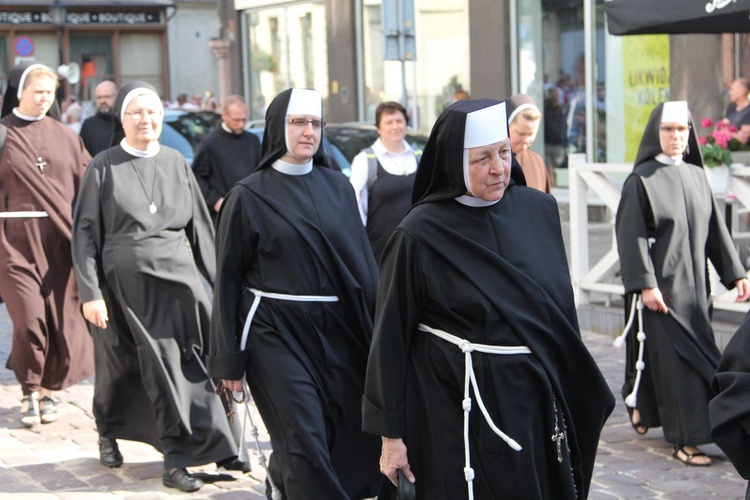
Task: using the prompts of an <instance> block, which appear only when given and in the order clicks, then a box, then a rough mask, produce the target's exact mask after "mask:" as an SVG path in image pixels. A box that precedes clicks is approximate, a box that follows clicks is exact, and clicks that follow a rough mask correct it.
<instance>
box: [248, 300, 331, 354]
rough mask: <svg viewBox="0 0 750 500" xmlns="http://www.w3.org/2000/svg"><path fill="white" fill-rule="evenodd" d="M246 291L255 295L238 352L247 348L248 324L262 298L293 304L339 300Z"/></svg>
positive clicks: (251, 320)
mask: <svg viewBox="0 0 750 500" xmlns="http://www.w3.org/2000/svg"><path fill="white" fill-rule="evenodd" d="M248 290H249V291H251V292H253V295H255V300H253V305H252V306H250V311H249V312H248V313H247V318H246V319H245V326H243V327H242V340H241V341H240V350H243V351H244V350H245V347H247V337H248V335H249V334H250V323H252V322H253V318H254V317H255V312H256V311H257V310H258V306H259V305H260V299H262V298H263V297H265V298H267V299H275V300H291V301H293V302H338V301H339V298H338V297H337V296H335V295H289V294H286V293H273V292H263V291H261V290H256V289H255V288H248Z"/></svg>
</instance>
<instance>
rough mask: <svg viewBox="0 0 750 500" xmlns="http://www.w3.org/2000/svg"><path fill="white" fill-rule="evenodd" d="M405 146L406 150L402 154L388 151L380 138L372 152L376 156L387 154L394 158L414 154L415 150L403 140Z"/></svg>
mask: <svg viewBox="0 0 750 500" xmlns="http://www.w3.org/2000/svg"><path fill="white" fill-rule="evenodd" d="M401 142H403V144H404V150H403V151H401V152H400V153H394V152H392V151H388V149H387V148H386V147H385V144H383V141H381V140H380V137H378V138H377V139H376V140H375V142H374V143H373V144H372V152H373V153H375V156H383V155H386V154H389V155H393V156H401V155H405V154H407V153H408V154H412V155H413V154H414V150H413V149H412V148H411V146H410V145H409V143H408V142H406V140H402V141H401Z"/></svg>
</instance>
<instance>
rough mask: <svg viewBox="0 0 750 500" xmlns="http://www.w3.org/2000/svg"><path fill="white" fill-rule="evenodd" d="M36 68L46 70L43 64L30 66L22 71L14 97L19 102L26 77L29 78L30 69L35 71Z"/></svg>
mask: <svg viewBox="0 0 750 500" xmlns="http://www.w3.org/2000/svg"><path fill="white" fill-rule="evenodd" d="M37 68H44V69H48V68H47V66H45V65H44V64H32V65H31V66H29V67H28V68H26V69H25V70H24V71H23V73H21V79H20V80H18V89H17V90H16V97H18V100H19V101H20V100H21V94H22V93H23V84H24V82H25V81H26V77H27V76H29V72H30V71H31V70H32V69H37Z"/></svg>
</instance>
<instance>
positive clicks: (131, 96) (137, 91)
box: [120, 87, 164, 121]
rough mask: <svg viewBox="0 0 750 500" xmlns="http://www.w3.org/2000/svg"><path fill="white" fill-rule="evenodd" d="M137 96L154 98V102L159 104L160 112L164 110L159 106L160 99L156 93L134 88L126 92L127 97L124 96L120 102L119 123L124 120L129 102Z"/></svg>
mask: <svg viewBox="0 0 750 500" xmlns="http://www.w3.org/2000/svg"><path fill="white" fill-rule="evenodd" d="M139 95H149V96H153V97H155V98H156V101H157V102H158V103H159V109H161V110H162V111H163V110H164V107H163V106H162V104H161V98H160V97H159V95H158V94H157V93H156V92H154V91H153V90H151V89H148V88H146V87H136V88H134V89H133V90H131V91H130V92H128V93H127V95H126V96H125V99H123V100H122V108H121V109H120V121H122V120H123V118H125V110H127V109H128V105H129V104H130V101H132V100H133V99H135V98H136V97H138V96H139Z"/></svg>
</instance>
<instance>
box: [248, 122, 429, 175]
mask: <svg viewBox="0 0 750 500" xmlns="http://www.w3.org/2000/svg"><path fill="white" fill-rule="evenodd" d="M246 129H247V130H248V131H249V132H251V133H253V134H256V135H257V136H258V138H260V139H261V140H262V139H263V122H261V121H256V122H249V123H248V124H247V127H246ZM377 138H378V129H377V128H375V126H373V125H365V124H362V123H329V124H327V125H326V128H325V132H324V134H323V149H324V150H325V152H326V156H328V161H329V163H330V164H331V166H332V167H333V168H335V169H338V170H340V171H341V172H343V173H344V174H345V175H346V176H347V177H349V175H351V173H352V160H353V159H354V157H355V156H357V154H358V153H359V152H360V151H362V150H363V149H364V148H366V147H368V146H371V145H372V143H373V142H375V140H376V139H377ZM406 142H408V143H409V145H410V146H411V147H412V148H414V149H424V146H425V144H426V143H427V137H426V136H424V135H422V134H418V133H414V132H410V133H407V134H406Z"/></svg>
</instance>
